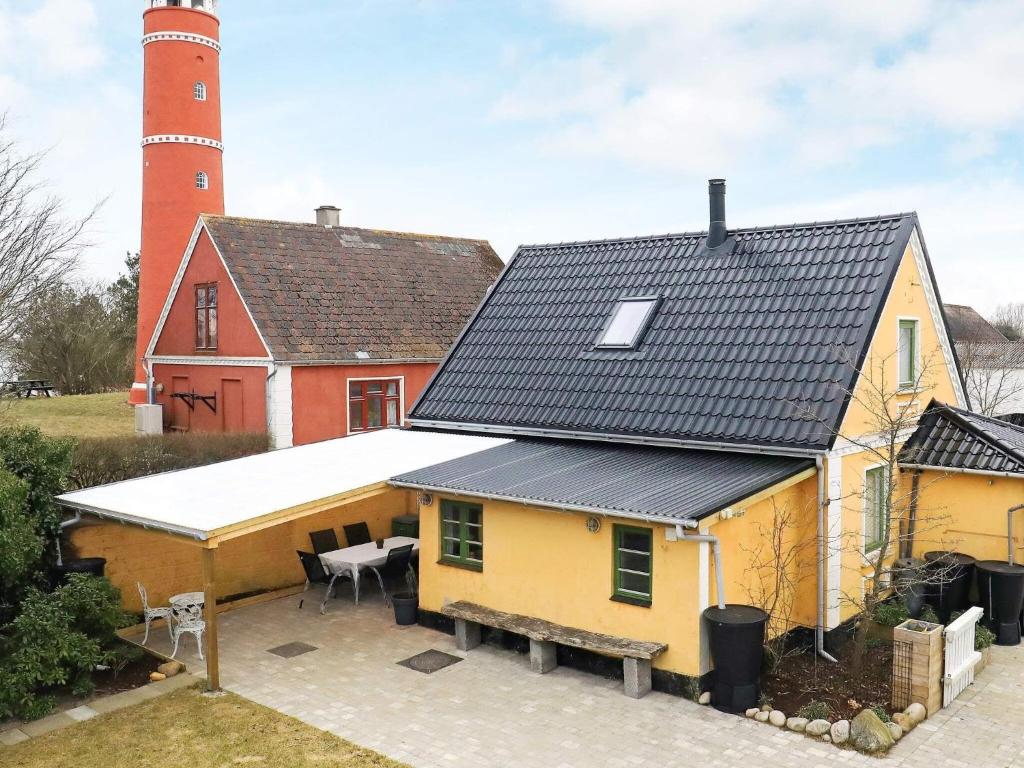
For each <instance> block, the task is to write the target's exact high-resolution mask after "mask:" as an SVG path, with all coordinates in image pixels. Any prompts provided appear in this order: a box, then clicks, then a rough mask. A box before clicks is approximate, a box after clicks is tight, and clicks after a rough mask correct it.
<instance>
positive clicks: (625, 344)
mask: <svg viewBox="0 0 1024 768" xmlns="http://www.w3.org/2000/svg"><path fill="white" fill-rule="evenodd" d="M657 306H658V298H657V297H656V296H632V297H629V298H625V299H620V300H619V302H618V303H617V304H616V305H615V309H614V310H613V311H612V316H611V317H610V318H609V319H608V323H607V324H606V325H605V327H604V330H603V331H602V332H601V339H600V341H598V342H597V346H598V347H606V348H612V349H632V348H634V347H636V345H637V344H639V343H640V339H641V337H642V336H643V335H644V332H645V331H646V330H647V327H648V326H649V325H650V322H651V319H652V318H653V317H654V310H655V309H656V308H657Z"/></svg>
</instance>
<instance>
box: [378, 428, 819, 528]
mask: <svg viewBox="0 0 1024 768" xmlns="http://www.w3.org/2000/svg"><path fill="white" fill-rule="evenodd" d="M812 467H814V461H813V460H812V459H797V458H789V457H785V456H766V455H755V454H744V453H730V452H726V451H698V450H688V449H681V448H648V447H644V446H634V445H614V444H610V443H591V442H583V441H578V440H550V441H544V440H515V441H513V442H510V443H505V444H504V445H500V446H498V447H496V448H489V449H487V450H486V451H481V452H479V453H474V454H472V455H470V456H464V457H462V458H460V459H454V460H452V461H447V462H444V463H443V464H436V465H434V466H432V467H426V468H424V469H418V470H415V471H413V472H408V473H406V474H404V475H399V476H398V477H395V478H392V479H391V483H392V484H394V485H398V486H406V487H417V488H428V489H431V490H434V491H451V492H453V493H465V494H467V495H484V496H489V497H496V498H503V499H510V500H515V501H525V502H531V503H535V504H539V505H541V506H549V507H555V508H560V509H565V508H568V509H581V508H582V509H593V510H595V511H603V512H608V513H619V514H623V515H625V516H630V517H641V518H645V519H656V520H665V521H673V520H678V521H682V520H688V519H694V520H696V519H700V518H702V517H705V516H706V515H709V514H712V513H714V512H717V511H719V510H721V509H724V508H725V507H728V506H729V505H731V504H734V503H736V502H738V501H742V500H743V499H746V498H749V497H751V496H753V495H754V494H756V493H759V492H760V491H762V490H765V489H766V488H770V487H771V486H773V485H775V484H776V483H779V482H781V481H783V480H785V479H787V478H789V477H792V476H793V475H796V474H798V473H799V472H802V471H804V470H805V469H810V468H812Z"/></svg>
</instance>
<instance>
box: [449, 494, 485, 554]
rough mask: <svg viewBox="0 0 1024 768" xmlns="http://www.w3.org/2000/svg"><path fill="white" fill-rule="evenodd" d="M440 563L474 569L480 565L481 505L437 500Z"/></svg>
mask: <svg viewBox="0 0 1024 768" xmlns="http://www.w3.org/2000/svg"><path fill="white" fill-rule="evenodd" d="M441 562H442V563H447V564H448V565H458V566H460V567H462V568H469V569H471V570H474V571H482V570H483V567H484V508H483V507H482V506H480V505H479V504H469V503H466V502H462V501H452V500H450V499H442V500H441Z"/></svg>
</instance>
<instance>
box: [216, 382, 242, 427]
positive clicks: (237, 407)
mask: <svg viewBox="0 0 1024 768" xmlns="http://www.w3.org/2000/svg"><path fill="white" fill-rule="evenodd" d="M220 392H221V400H222V401H223V402H221V403H220V404H219V405H220V409H221V414H222V419H223V421H222V422H221V424H222V426H223V429H224V431H225V432H242V431H244V430H245V419H244V416H243V413H244V411H243V409H242V381H241V379H221V382H220Z"/></svg>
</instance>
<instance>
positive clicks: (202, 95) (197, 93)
mask: <svg viewBox="0 0 1024 768" xmlns="http://www.w3.org/2000/svg"><path fill="white" fill-rule="evenodd" d="M192 95H193V96H194V97H195V99H196V101H206V83H204V82H203V81H202V80H197V81H196V84H195V85H193V86H192Z"/></svg>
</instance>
